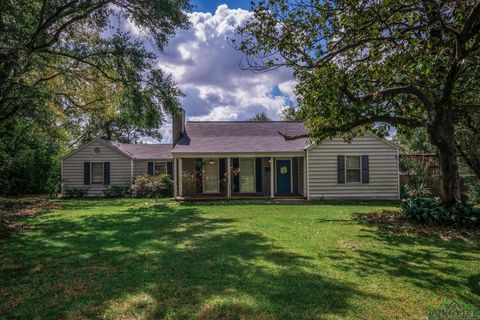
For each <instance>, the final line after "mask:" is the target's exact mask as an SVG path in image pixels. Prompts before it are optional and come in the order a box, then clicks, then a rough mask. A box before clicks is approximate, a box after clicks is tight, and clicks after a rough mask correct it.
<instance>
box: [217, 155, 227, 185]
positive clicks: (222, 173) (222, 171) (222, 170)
mask: <svg viewBox="0 0 480 320" xmlns="http://www.w3.org/2000/svg"><path fill="white" fill-rule="evenodd" d="M218 177H219V179H220V181H221V183H220V193H225V192H227V184H226V181H227V159H225V158H220V159H219V160H218Z"/></svg>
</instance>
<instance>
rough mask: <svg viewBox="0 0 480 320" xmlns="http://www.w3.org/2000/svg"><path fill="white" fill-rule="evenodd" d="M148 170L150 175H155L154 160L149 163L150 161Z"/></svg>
mask: <svg viewBox="0 0 480 320" xmlns="http://www.w3.org/2000/svg"><path fill="white" fill-rule="evenodd" d="M147 172H148V175H149V176H153V162H149V163H148V170H147Z"/></svg>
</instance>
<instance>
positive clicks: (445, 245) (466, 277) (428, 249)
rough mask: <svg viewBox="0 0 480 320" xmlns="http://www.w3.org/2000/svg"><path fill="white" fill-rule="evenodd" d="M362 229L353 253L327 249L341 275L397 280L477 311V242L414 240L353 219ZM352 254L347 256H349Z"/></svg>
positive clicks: (479, 296) (479, 258) (479, 256)
mask: <svg viewBox="0 0 480 320" xmlns="http://www.w3.org/2000/svg"><path fill="white" fill-rule="evenodd" d="M361 216H363V213H355V214H353V217H352V220H351V221H350V222H348V221H340V223H346V224H350V223H351V222H352V221H353V222H355V223H356V224H360V225H361V226H363V228H362V229H361V233H360V235H358V236H357V238H358V241H355V240H348V242H352V243H356V244H357V245H356V246H354V247H353V248H348V247H344V248H346V250H342V249H332V250H330V251H329V255H328V256H329V257H330V258H331V259H332V260H333V261H334V262H333V263H334V265H335V266H337V267H338V268H341V269H342V270H350V271H353V272H355V273H356V274H359V275H360V276H376V275H379V274H383V275H388V276H391V277H398V278H400V279H402V281H404V282H406V283H410V284H413V285H414V286H416V287H418V288H421V289H426V290H428V291H431V292H434V293H436V294H437V295H440V296H443V297H445V299H462V300H464V301H465V302H468V303H471V304H473V305H476V306H478V305H480V269H479V261H480V251H479V248H480V240H479V239H478V238H477V239H470V240H469V241H464V240H458V239H453V240H452V239H450V240H446V239H442V238H440V237H438V236H436V235H428V234H423V235H418V234H411V233H408V232H401V231H398V230H397V231H394V230H392V229H391V228H390V227H389V226H388V223H372V222H370V221H366V220H362V219H358V217H361ZM349 249H353V250H349Z"/></svg>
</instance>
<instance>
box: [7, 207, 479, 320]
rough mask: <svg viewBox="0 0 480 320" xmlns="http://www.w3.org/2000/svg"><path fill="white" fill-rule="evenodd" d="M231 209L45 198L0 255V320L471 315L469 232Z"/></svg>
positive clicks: (473, 263)
mask: <svg viewBox="0 0 480 320" xmlns="http://www.w3.org/2000/svg"><path fill="white" fill-rule="evenodd" d="M232 202H235V203H233V204H232V203H230V202H227V201H225V202H209V203H203V202H202V203H187V202H185V203H181V204H180V203H177V202H174V201H167V200H164V199H135V198H129V199H101V200H95V199H88V200H68V201H54V203H55V205H56V206H57V208H56V210H55V212H54V213H51V214H42V215H38V216H34V217H27V218H25V219H22V221H21V224H22V225H23V226H24V228H25V230H26V231H27V232H25V233H22V234H19V235H18V236H17V235H15V236H13V237H11V238H10V239H8V240H6V241H3V242H1V244H0V257H1V260H0V261H1V263H0V283H1V284H2V285H1V292H2V298H1V299H2V300H1V301H2V303H0V314H1V315H2V316H1V318H5V319H64V318H80V319H96V318H104V319H169V320H177V319H199V320H202V319H203V320H206V319H211V320H214V319H216V320H219V319H225V320H227V319H232V320H233V319H264V320H266V319H278V320H303V319H319V318H320V319H330V320H331V319H342V320H358V319H362V320H387V319H425V318H426V315H427V314H428V311H429V310H431V309H432V308H433V307H435V306H437V305H438V304H440V302H441V301H443V300H444V299H446V298H449V299H450V298H451V299H454V298H456V297H460V298H461V299H462V300H464V301H468V302H469V303H471V304H473V305H476V306H479V305H480V296H479V294H478V290H477V289H478V286H477V283H478V282H477V279H478V274H479V272H478V262H479V261H480V250H479V246H480V239H479V238H477V237H474V236H468V235H470V234H472V233H473V231H472V232H468V233H461V232H456V234H459V235H460V236H461V237H462V238H463V239H465V238H467V239H468V241H461V240H450V239H451V235H452V233H454V232H448V233H446V234H447V235H448V236H449V238H445V237H442V238H440V237H439V236H438V233H439V232H438V231H437V233H436V234H431V233H430V232H429V231H430V230H437V229H436V228H435V229H434V228H427V227H422V228H419V233H420V232H421V235H417V234H415V233H413V232H411V231H410V230H409V231H408V232H402V230H401V229H400V230H399V229H395V230H394V231H392V229H390V228H388V227H385V228H382V225H381V224H376V225H375V227H372V226H371V225H370V224H368V225H366V224H365V222H362V221H359V220H358V219H356V218H355V217H356V215H358V214H364V215H366V214H369V213H372V212H374V213H382V212H383V211H394V210H396V209H397V205H396V204H395V203H385V202H384V203H379V202H375V201H369V203H368V204H361V205H359V204H357V203H355V202H353V201H352V202H346V201H343V202H341V201H336V202H328V201H325V202H321V203H304V204H293V203H290V204H276V203H272V201H261V200H257V201H255V202H251V201H238V200H237V201H232ZM58 207H60V208H58ZM388 226H390V224H388ZM438 229H440V228H438ZM448 231H451V230H448ZM392 293H393V295H394V296H393V297H392Z"/></svg>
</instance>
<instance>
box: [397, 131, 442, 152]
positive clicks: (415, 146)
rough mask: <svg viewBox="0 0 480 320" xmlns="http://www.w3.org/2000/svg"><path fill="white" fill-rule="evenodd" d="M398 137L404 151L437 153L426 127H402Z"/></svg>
mask: <svg viewBox="0 0 480 320" xmlns="http://www.w3.org/2000/svg"><path fill="white" fill-rule="evenodd" d="M396 138H397V140H398V142H399V144H400V148H401V150H402V151H403V152H419V153H435V152H436V151H437V150H436V148H435V146H433V145H432V144H431V143H430V138H429V137H428V134H427V130H426V129H425V128H408V127H400V128H398V130H397V135H396Z"/></svg>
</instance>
